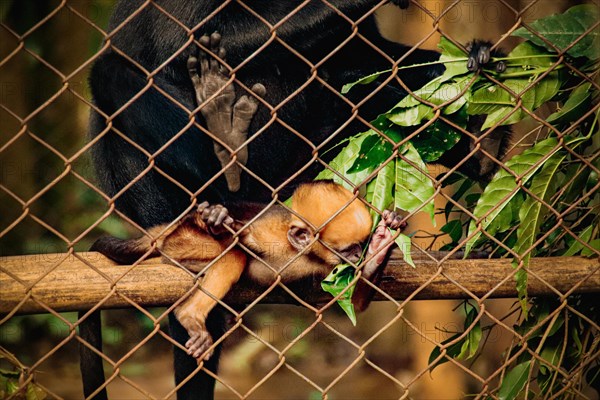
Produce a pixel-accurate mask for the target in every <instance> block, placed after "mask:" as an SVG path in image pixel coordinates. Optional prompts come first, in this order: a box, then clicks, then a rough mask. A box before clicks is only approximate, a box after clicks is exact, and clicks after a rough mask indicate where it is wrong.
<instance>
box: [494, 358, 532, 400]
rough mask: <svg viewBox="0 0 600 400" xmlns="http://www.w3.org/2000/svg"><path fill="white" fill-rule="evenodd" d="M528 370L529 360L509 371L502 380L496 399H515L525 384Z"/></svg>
mask: <svg viewBox="0 0 600 400" xmlns="http://www.w3.org/2000/svg"><path fill="white" fill-rule="evenodd" d="M530 368H531V360H529V361H525V362H523V363H521V364H518V365H516V366H515V367H514V368H513V369H511V370H510V371H509V372H508V373H507V374H506V376H505V377H504V379H503V380H502V385H501V386H500V390H499V391H498V398H499V399H500V400H512V399H515V398H516V397H517V396H518V395H519V393H521V391H522V390H523V388H524V387H525V384H526V383H527V378H528V377H529V369H530Z"/></svg>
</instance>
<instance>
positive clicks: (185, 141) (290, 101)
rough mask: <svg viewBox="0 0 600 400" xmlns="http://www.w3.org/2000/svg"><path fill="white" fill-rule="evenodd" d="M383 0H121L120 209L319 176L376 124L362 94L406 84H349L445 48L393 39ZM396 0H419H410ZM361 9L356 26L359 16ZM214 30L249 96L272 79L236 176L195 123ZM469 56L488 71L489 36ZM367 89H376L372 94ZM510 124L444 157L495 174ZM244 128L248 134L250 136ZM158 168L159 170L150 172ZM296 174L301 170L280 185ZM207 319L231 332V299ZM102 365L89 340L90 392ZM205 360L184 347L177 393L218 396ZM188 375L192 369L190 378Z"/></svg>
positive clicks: (180, 335) (113, 92) (154, 220)
mask: <svg viewBox="0 0 600 400" xmlns="http://www.w3.org/2000/svg"><path fill="white" fill-rule="evenodd" d="M380 3H381V2H380V1H379V0H330V1H329V2H322V1H317V0H315V1H311V2H309V3H306V4H304V3H303V2H302V1H300V0H279V1H258V0H253V1H246V2H237V1H234V2H223V1H220V0H156V1H152V2H146V1H144V0H121V1H119V2H118V3H117V5H116V6H115V9H114V12H113V15H112V17H111V19H110V22H109V26H108V29H107V32H109V33H110V35H111V36H110V43H109V42H106V43H109V44H110V46H107V47H106V48H104V50H103V52H102V53H101V54H99V56H98V58H97V59H96V62H95V63H94V65H93V67H92V70H91V74H90V87H91V92H92V96H93V102H94V105H95V106H96V107H97V110H98V111H96V110H94V111H93V112H92V114H91V117H90V136H91V138H92V140H93V141H94V145H93V146H92V153H93V154H92V155H93V161H94V165H95V169H96V173H97V176H98V180H99V182H100V185H101V187H102V188H103V190H104V191H105V192H106V193H107V194H108V195H109V196H114V201H115V205H116V207H117V209H119V210H120V211H121V212H122V213H123V214H125V215H126V216H127V217H129V218H131V219H132V220H133V221H134V222H136V223H137V224H139V225H140V226H142V227H144V228H150V227H153V226H157V225H160V224H163V223H168V222H171V221H173V220H174V219H175V218H177V216H178V215H181V213H182V212H183V211H184V210H185V209H186V208H188V207H189V206H190V202H191V199H192V198H193V197H197V199H198V201H199V202H201V201H205V200H206V201H209V202H211V203H223V202H226V201H227V202H238V201H249V202H267V201H270V200H271V198H272V196H273V190H275V189H277V190H278V193H277V194H278V195H279V197H280V198H288V197H289V196H290V195H291V193H292V192H293V189H294V187H295V186H297V185H298V184H300V183H302V182H306V181H309V180H311V179H312V178H314V176H315V174H316V173H317V171H318V170H319V169H320V168H321V167H320V166H319V165H318V164H317V163H310V161H311V160H312V159H313V157H314V154H315V153H316V152H318V153H319V154H320V155H321V157H322V159H324V160H325V161H328V160H329V159H330V157H332V156H333V155H334V154H333V152H329V153H326V154H324V151H325V150H327V149H328V148H329V147H330V146H331V145H333V144H335V143H338V142H339V141H341V140H342V139H343V138H344V137H347V136H348V135H350V134H354V133H356V132H360V131H364V130H366V129H367V127H366V126H365V124H363V123H362V122H360V119H359V118H356V116H354V110H353V106H352V104H357V103H359V102H361V106H360V108H359V109H358V114H359V116H360V117H361V118H362V119H363V120H366V121H369V120H372V119H374V118H375V117H376V116H377V115H378V113H380V112H381V111H382V110H387V109H389V108H391V107H392V106H393V105H394V104H396V103H397V102H398V101H399V100H400V99H402V98H403V97H404V96H405V95H406V91H405V90H404V89H403V88H402V86H401V85H399V84H398V83H397V82H396V81H395V80H392V81H390V82H389V83H388V84H386V85H384V86H383V87H381V88H380V89H379V90H378V91H377V93H372V90H373V89H372V87H357V88H356V89H353V90H352V91H351V93H350V94H349V96H347V97H346V98H345V99H344V98H342V97H340V96H339V90H340V89H341V87H342V86H343V85H344V84H345V83H348V82H353V81H355V80H357V79H359V78H361V77H364V76H366V75H369V74H371V73H374V72H377V71H381V70H385V69H389V68H390V67H391V65H392V63H393V62H395V61H398V60H400V61H401V63H400V64H401V65H408V64H420V63H426V62H431V61H436V60H438V59H439V53H437V52H435V51H427V50H419V49H414V50H413V49H411V47H410V46H406V45H403V44H399V43H394V42H391V41H388V40H386V39H385V38H383V37H382V35H381V33H380V32H379V29H378V26H377V22H376V20H375V17H374V15H373V12H372V11H373V8H374V7H376V6H378V5H379V4H380ZM392 3H394V4H396V5H401V6H404V7H405V6H407V4H408V2H407V1H406V0H393V1H392ZM359 19H360V21H361V22H360V23H359V24H358V25H357V26H354V25H353V24H352V23H351V22H350V21H349V20H351V21H357V20H359ZM274 26H275V27H274ZM354 29H358V32H357V33H356V32H355V31H354ZM216 31H218V32H220V34H221V36H222V37H221V43H220V46H222V47H223V48H225V49H226V50H227V63H228V65H229V66H230V67H231V68H233V69H235V79H236V88H239V89H240V92H239V93H238V95H246V96H247V98H248V99H254V100H256V101H258V100H259V99H258V97H257V96H256V94H255V93H252V90H247V91H246V89H245V88H255V89H256V86H255V85H256V84H262V85H264V87H265V88H266V89H267V91H266V93H262V92H261V90H258V91H257V93H258V94H259V95H261V96H259V97H261V100H260V102H259V104H258V109H257V110H256V113H255V114H254V116H253V118H251V122H250V126H249V127H248V130H247V134H248V135H249V137H251V140H249V142H248V145H247V146H245V147H244V148H243V149H241V151H238V152H237V154H236V155H235V157H236V160H234V161H235V162H236V165H237V166H234V167H233V168H231V171H229V172H228V173H227V174H222V173H221V169H222V167H223V160H224V159H225V156H227V154H226V153H223V151H222V149H221V148H219V147H217V146H216V145H215V141H214V140H213V138H211V137H209V136H208V135H206V134H205V133H203V132H202V131H201V130H200V129H199V128H198V127H197V126H195V125H193V124H190V122H191V121H192V120H193V118H194V116H193V115H192V114H191V111H192V110H194V109H195V108H196V100H203V99H204V98H200V99H197V96H196V95H197V91H196V88H195V87H194V85H193V84H191V83H190V76H189V73H188V59H189V58H190V57H191V56H196V55H197V54H198V46H197V45H196V43H197V42H196V41H198V40H200V38H201V37H202V36H204V35H205V34H211V33H213V32H216ZM192 36H194V38H195V41H193V42H192V41H191V40H190V39H191V37H192ZM209 45H210V43H209ZM470 54H471V55H470V61H469V64H468V65H469V67H470V68H474V69H476V68H477V67H478V66H479V65H480V62H483V61H486V59H487V58H489V45H488V44H486V43H484V42H476V43H475V46H473V48H472V49H471V53H470ZM217 55H218V53H217ZM482 55H483V56H487V57H483V56H482ZM227 70H228V69H227ZM443 71H444V67H443V66H442V65H429V66H423V67H419V68H413V69H410V70H409V71H406V70H404V71H399V73H398V77H399V78H400V79H402V81H403V82H404V83H405V84H406V85H407V86H408V87H409V88H410V89H411V90H414V89H417V88H420V87H421V86H423V85H424V84H425V83H427V82H429V81H430V80H431V79H432V78H434V77H436V76H438V75H440V74H441V73H442V72H443ZM150 82H151V83H152V85H150V84H149V83H150ZM242 85H244V87H245V88H244V87H242ZM367 95H368V96H369V100H367V101H364V102H363V100H364V99H365V97H366V96H367ZM234 104H235V103H234ZM199 114H203V115H197V117H198V120H199V122H200V123H201V124H203V125H204V126H207V125H208V122H209V121H208V120H207V118H206V115H204V114H206V113H204V112H201V113H199ZM242 120H243V118H242ZM246 122H247V119H246ZM257 133H258V134H257ZM255 134H256V135H255ZM502 134H503V133H502V132H500V131H499V130H496V131H495V132H492V133H490V134H488V135H487V137H486V138H485V140H479V139H478V137H479V135H480V133H479V132H478V131H476V130H475V131H473V136H469V135H465V137H464V138H463V139H462V140H461V141H460V142H459V143H458V144H457V145H456V146H455V148H454V149H452V151H450V152H448V153H449V154H448V155H447V156H446V157H445V158H444V160H443V162H444V164H446V165H452V166H454V165H456V164H457V163H459V162H460V168H459V169H460V170H461V171H463V172H465V173H467V174H469V175H470V176H472V177H485V176H489V174H490V172H491V170H492V169H493V168H492V167H493V164H490V163H486V162H485V160H486V159H485V156H484V154H485V152H486V151H487V153H490V154H492V155H494V154H498V152H499V151H501V150H499V149H502V148H503V146H501V145H498V143H501V142H503V141H504V140H505V138H504V137H503V136H502ZM123 136H125V137H123ZM217 136H218V135H217ZM332 136H335V137H332ZM232 137H237V138H238V139H239V135H233V136H232ZM473 140H476V145H473ZM131 142H135V143H136V144H137V146H134V145H132V144H131ZM237 143H238V142H237V141H232V142H230V143H227V142H226V141H224V143H223V144H225V145H226V146H222V144H219V145H221V147H232V146H236V145H237ZM487 143H490V150H487V147H486V146H487ZM138 146H139V147H138ZM234 150H235V149H234ZM225 151H226V152H229V150H227V149H226V150H225ZM246 151H247V155H246V154H244V152H246ZM229 164H231V165H233V163H232V162H230V163H229ZM149 165H152V168H150V169H148V167H149ZM242 166H244V167H245V168H247V170H248V171H251V172H252V173H251V174H250V173H244V174H241V175H239V174H238V172H236V169H238V167H239V168H240V169H241V168H242ZM299 171H302V172H301V173H299V174H298V172H299ZM219 174H220V175H219ZM228 174H229V175H228ZM217 176H218V179H215V177H217ZM292 176H293V177H294V179H293V180H291V181H290V183H289V184H287V185H285V187H281V188H280V186H281V185H282V183H284V182H287V181H288V180H290V177H292ZM236 180H239V182H237V181H236ZM174 181H176V182H177V183H175V182H174ZM132 182H134V183H133V184H132ZM124 188H126V190H123V189H124ZM230 189H234V190H235V189H237V190H235V191H233V190H230ZM170 325H171V335H172V336H173V337H174V338H175V339H176V340H177V341H178V342H180V343H181V344H185V343H186V342H187V341H188V336H187V332H186V330H185V329H183V328H182V327H181V325H180V324H179V323H178V321H177V319H176V318H175V317H174V316H170ZM206 325H207V329H208V330H209V331H210V332H211V336H212V337H213V339H216V338H218V337H219V336H220V335H221V334H222V331H223V326H224V322H223V313H222V312H221V311H219V307H216V308H215V310H214V311H213V312H212V313H210V315H209V317H208V319H207V321H206ZM81 335H82V337H83V338H84V339H85V340H87V341H88V342H89V343H91V344H92V345H93V346H95V347H96V348H98V349H100V348H101V341H100V340H99V339H98V336H99V313H95V314H92V315H90V316H88V318H87V319H86V320H84V321H83V322H82V324H81ZM218 350H219V349H218V348H217V349H216V354H215V355H213V357H211V359H210V360H209V361H208V362H207V363H206V364H205V366H206V368H208V369H210V370H211V371H216V369H217V362H218ZM101 362H102V360H101V358H100V357H99V356H98V355H97V354H96V353H95V352H93V351H91V350H89V349H88V348H87V347H85V346H83V347H82V359H81V364H82V375H83V381H84V393H85V394H86V396H89V395H90V394H91V393H93V392H94V391H96V389H97V388H98V386H99V384H101V383H102V382H103V377H100V376H99V375H102V374H101V371H102V363H101ZM196 368H197V364H196V361H195V359H194V358H193V357H189V356H188V355H187V354H185V352H183V351H181V350H179V349H178V348H175V380H176V382H177V383H178V384H179V383H181V382H183V381H185V382H186V383H185V384H182V386H181V387H180V388H179V390H178V398H179V399H196V398H202V399H211V398H213V386H214V379H213V378H212V377H211V376H210V375H208V374H206V373H204V372H202V371H201V372H194V371H195V370H196ZM86 369H87V370H86ZM99 371H100V372H99ZM90 375H94V376H90ZM189 375H193V377H192V378H191V379H189ZM95 397H96V398H98V399H102V398H106V391H105V390H98V392H97V396H95Z"/></svg>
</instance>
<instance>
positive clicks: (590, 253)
mask: <svg viewBox="0 0 600 400" xmlns="http://www.w3.org/2000/svg"><path fill="white" fill-rule="evenodd" d="M588 245H589V246H590V247H591V248H592V249H593V250H591V249H590V248H589V247H584V249H583V250H581V255H582V256H584V257H595V256H597V254H598V252H600V239H594V240H592V241H591V242H589V243H588Z"/></svg>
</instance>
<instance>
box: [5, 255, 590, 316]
mask: <svg viewBox="0 0 600 400" xmlns="http://www.w3.org/2000/svg"><path fill="white" fill-rule="evenodd" d="M415 262H416V263H417V268H412V267H410V266H408V265H407V264H405V263H404V262H403V261H402V258H401V256H400V254H399V253H398V252H394V253H393V254H392V256H391V257H390V259H389V261H388V264H387V268H386V270H385V274H384V275H385V277H384V280H383V282H382V284H381V288H382V290H383V291H385V292H386V293H387V294H388V295H389V296H391V297H393V298H394V299H405V298H407V297H408V296H410V295H412V294H413V293H414V292H415V291H416V290H417V289H418V288H420V287H421V286H422V285H424V284H425V283H427V282H428V281H429V280H430V279H432V278H433V280H432V281H431V282H429V283H428V284H427V285H426V286H424V287H423V288H422V289H421V290H420V291H419V292H418V293H417V294H416V296H415V297H414V298H416V299H458V298H468V297H469V295H468V294H467V291H469V292H471V293H472V294H474V295H475V296H478V297H481V296H484V295H487V294H488V293H490V292H491V295H490V296H489V298H498V297H515V296H516V292H515V283H514V278H513V277H512V274H513V273H514V270H513V268H512V267H511V261H510V260H509V259H469V260H457V259H449V260H446V261H444V262H443V263H441V264H440V263H438V262H436V261H433V260H431V259H429V258H426V257H420V258H417V259H416V260H415ZM127 271H129V272H127ZM529 271H530V273H529V288H528V291H529V295H530V296H542V295H556V294H558V293H566V292H568V291H569V290H571V289H572V288H575V290H574V292H573V293H593V292H600V261H599V259H598V258H594V259H588V258H583V257H558V258H556V257H555V258H533V259H531V263H530V267H529ZM321 279H322V277H315V278H314V279H313V281H312V282H302V283H300V285H290V287H291V288H293V289H294V290H295V293H298V294H299V295H300V294H301V295H300V297H301V298H303V299H305V300H306V301H308V302H310V303H318V302H327V301H329V300H330V299H331V297H330V296H329V295H328V294H326V293H324V292H323V291H322V290H321V289H320V284H319V283H320V280H321ZM502 281H504V282H503V283H501V284H500V282H502ZM192 284H193V276H192V275H191V274H190V273H188V272H186V271H183V270H182V269H180V268H177V267H174V266H171V265H166V264H161V263H160V259H152V260H148V261H145V262H144V263H142V264H140V265H138V266H136V267H133V268H132V267H131V266H119V265H115V264H114V263H113V262H112V261H110V260H109V259H107V258H106V257H104V256H102V255H101V254H99V253H94V252H88V253H77V254H39V255H28V256H15V257H4V258H2V259H0V313H2V314H7V313H11V312H15V313H17V314H26V313H38V312H47V310H46V309H45V308H44V305H45V306H46V307H49V308H51V309H53V310H55V311H75V310H86V309H90V308H92V307H94V306H95V305H96V304H98V302H100V301H102V300H103V299H106V300H105V302H104V303H103V305H102V307H101V308H123V307H130V306H131V304H130V303H129V302H128V301H127V299H129V300H131V301H134V302H136V303H137V304H139V305H140V306H143V307H149V306H166V305H170V304H173V303H174V302H175V301H176V300H177V299H179V298H180V297H181V296H183V295H184V294H185V293H186V292H187V291H188V290H189V288H190V287H191V286H192ZM263 291H264V288H259V287H256V285H254V284H252V283H251V282H248V281H245V280H243V279H242V281H241V282H240V283H239V284H238V285H237V286H236V287H235V289H234V290H232V292H231V293H230V294H229V295H228V296H227V297H226V299H225V302H226V303H227V304H233V305H235V304H245V303H249V302H251V301H253V300H254V299H256V297H258V296H259V295H260V294H262V293H263ZM377 298H378V299H380V300H381V299H382V297H381V296H378V297H377ZM263 302H265V303H276V304H282V303H295V301H294V299H293V298H291V297H290V296H289V295H288V294H287V293H285V291H284V290H282V289H280V288H278V289H277V290H274V291H272V292H271V293H270V294H269V295H268V296H267V297H266V298H265V299H264V300H263Z"/></svg>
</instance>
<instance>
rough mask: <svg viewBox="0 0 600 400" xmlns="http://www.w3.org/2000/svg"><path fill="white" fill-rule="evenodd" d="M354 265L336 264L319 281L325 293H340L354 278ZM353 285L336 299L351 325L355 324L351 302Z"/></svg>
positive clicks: (335, 294)
mask: <svg viewBox="0 0 600 400" xmlns="http://www.w3.org/2000/svg"><path fill="white" fill-rule="evenodd" d="M354 271H355V270H354V267H352V266H351V265H349V264H340V265H338V266H336V267H335V268H334V269H333V270H332V271H331V272H330V273H329V275H327V277H326V278H325V279H323V281H322V282H321V287H322V288H323V290H324V291H326V292H327V293H331V295H333V296H334V297H335V296H337V295H339V294H340V293H342V291H344V290H345V289H346V288H347V287H348V285H350V282H352V279H354ZM354 288H355V285H353V286H352V287H350V288H348V290H346V292H345V293H344V294H343V295H342V296H341V297H340V298H339V299H338V301H337V303H338V304H339V305H340V307H341V308H342V310H344V312H345V313H346V315H347V316H348V318H350V321H352V325H354V326H356V313H355V312H354V305H353V304H352V294H353V293H354Z"/></svg>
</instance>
